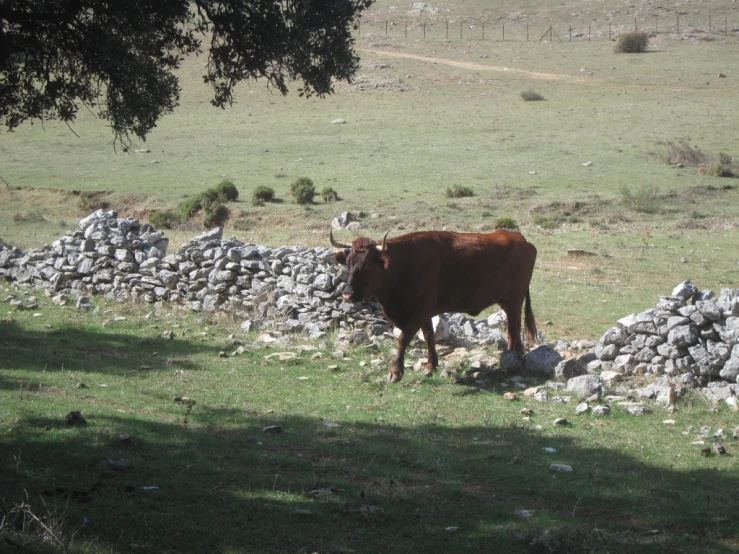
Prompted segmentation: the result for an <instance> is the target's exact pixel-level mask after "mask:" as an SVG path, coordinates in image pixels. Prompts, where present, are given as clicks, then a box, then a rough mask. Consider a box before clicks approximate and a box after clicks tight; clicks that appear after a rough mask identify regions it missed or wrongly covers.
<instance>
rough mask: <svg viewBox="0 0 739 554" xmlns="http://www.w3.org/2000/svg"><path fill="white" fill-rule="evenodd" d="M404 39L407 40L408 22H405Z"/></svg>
mask: <svg viewBox="0 0 739 554" xmlns="http://www.w3.org/2000/svg"><path fill="white" fill-rule="evenodd" d="M405 38H408V22H407V21H406V22H405Z"/></svg>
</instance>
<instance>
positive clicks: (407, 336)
mask: <svg viewBox="0 0 739 554" xmlns="http://www.w3.org/2000/svg"><path fill="white" fill-rule="evenodd" d="M419 328H420V326H419V325H410V326H407V327H404V328H403V329H401V330H400V336H399V337H398V353H397V354H396V355H395V358H393V363H392V365H391V366H390V375H388V379H389V380H390V382H391V383H397V382H398V381H400V380H401V379H402V378H403V373H404V370H405V349H406V348H408V345H409V344H410V342H411V341H412V340H413V337H414V336H415V334H416V333H418V329H419Z"/></svg>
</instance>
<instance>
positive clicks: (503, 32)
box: [503, 23, 505, 41]
mask: <svg viewBox="0 0 739 554" xmlns="http://www.w3.org/2000/svg"><path fill="white" fill-rule="evenodd" d="M503 40H504V41H505V23H503Z"/></svg>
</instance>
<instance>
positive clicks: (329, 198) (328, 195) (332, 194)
mask: <svg viewBox="0 0 739 554" xmlns="http://www.w3.org/2000/svg"><path fill="white" fill-rule="evenodd" d="M321 198H323V201H324V202H336V201H337V200H338V199H339V195H338V194H337V193H336V191H335V190H334V189H332V188H331V187H323V190H322V191H321Z"/></svg>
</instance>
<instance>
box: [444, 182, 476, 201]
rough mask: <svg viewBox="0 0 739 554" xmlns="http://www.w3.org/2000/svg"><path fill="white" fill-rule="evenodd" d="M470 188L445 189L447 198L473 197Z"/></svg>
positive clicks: (457, 186) (453, 187)
mask: <svg viewBox="0 0 739 554" xmlns="http://www.w3.org/2000/svg"><path fill="white" fill-rule="evenodd" d="M474 195H475V193H474V192H472V189H471V188H470V187H463V186H461V185H453V186H451V187H449V188H447V189H446V197H447V198H466V197H468V196H474Z"/></svg>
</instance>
